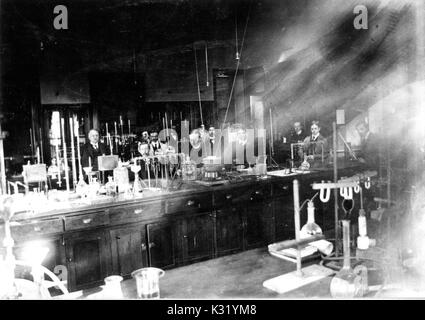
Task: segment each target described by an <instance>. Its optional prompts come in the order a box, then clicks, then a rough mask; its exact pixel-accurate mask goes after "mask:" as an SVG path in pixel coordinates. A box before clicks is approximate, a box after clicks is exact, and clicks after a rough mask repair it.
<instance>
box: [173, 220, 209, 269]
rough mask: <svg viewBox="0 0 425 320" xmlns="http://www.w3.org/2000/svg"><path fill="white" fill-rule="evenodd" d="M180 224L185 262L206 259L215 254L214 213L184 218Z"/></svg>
mask: <svg viewBox="0 0 425 320" xmlns="http://www.w3.org/2000/svg"><path fill="white" fill-rule="evenodd" d="M180 225H181V232H182V235H181V240H182V241H181V243H182V250H183V261H182V262H183V263H189V262H194V261H200V260H205V259H207V258H212V257H213V256H214V233H213V226H214V220H213V215H212V213H205V214H200V215H198V216H193V217H190V218H188V219H184V220H182V223H181V224H180Z"/></svg>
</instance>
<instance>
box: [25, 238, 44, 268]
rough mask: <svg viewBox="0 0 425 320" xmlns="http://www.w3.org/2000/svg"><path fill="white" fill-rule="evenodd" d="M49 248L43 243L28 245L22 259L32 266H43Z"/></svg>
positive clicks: (36, 242) (37, 242)
mask: <svg viewBox="0 0 425 320" xmlns="http://www.w3.org/2000/svg"><path fill="white" fill-rule="evenodd" d="M48 252H49V248H48V247H47V246H46V244H45V243H44V242H42V241H32V242H30V243H28V244H27V245H26V246H25V247H24V249H23V252H22V259H23V260H24V261H26V262H28V263H30V264H31V265H41V263H42V262H43V260H44V259H45V258H46V256H47V253H48Z"/></svg>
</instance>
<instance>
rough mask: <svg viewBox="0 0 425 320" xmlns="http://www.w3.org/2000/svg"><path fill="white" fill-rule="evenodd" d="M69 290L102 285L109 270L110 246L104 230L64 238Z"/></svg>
mask: <svg viewBox="0 0 425 320" xmlns="http://www.w3.org/2000/svg"><path fill="white" fill-rule="evenodd" d="M65 247H66V257H67V261H68V263H67V264H68V271H69V279H68V282H69V289H70V290H71V291H74V290H80V289H83V288H88V287H93V286H97V285H102V284H103V283H104V279H105V277H107V276H108V273H109V271H110V267H109V263H110V261H111V259H110V246H109V237H108V236H107V234H106V232H101V231H99V232H91V233H90V232H85V233H77V234H73V235H68V236H66V238H65Z"/></svg>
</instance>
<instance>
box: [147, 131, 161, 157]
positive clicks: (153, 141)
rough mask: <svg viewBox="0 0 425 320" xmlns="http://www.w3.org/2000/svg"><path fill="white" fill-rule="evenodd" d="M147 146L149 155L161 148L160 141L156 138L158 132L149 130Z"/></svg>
mask: <svg viewBox="0 0 425 320" xmlns="http://www.w3.org/2000/svg"><path fill="white" fill-rule="evenodd" d="M149 147H150V154H151V156H154V155H155V154H156V152H157V151H159V150H161V143H160V142H159V140H158V132H156V131H153V132H151V136H150V142H149Z"/></svg>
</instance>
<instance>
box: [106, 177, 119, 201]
mask: <svg viewBox="0 0 425 320" xmlns="http://www.w3.org/2000/svg"><path fill="white" fill-rule="evenodd" d="M105 189H106V195H107V196H112V197H115V196H116V194H117V187H116V185H115V181H114V178H113V177H111V176H109V177H108V182H107V183H106V185H105Z"/></svg>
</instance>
